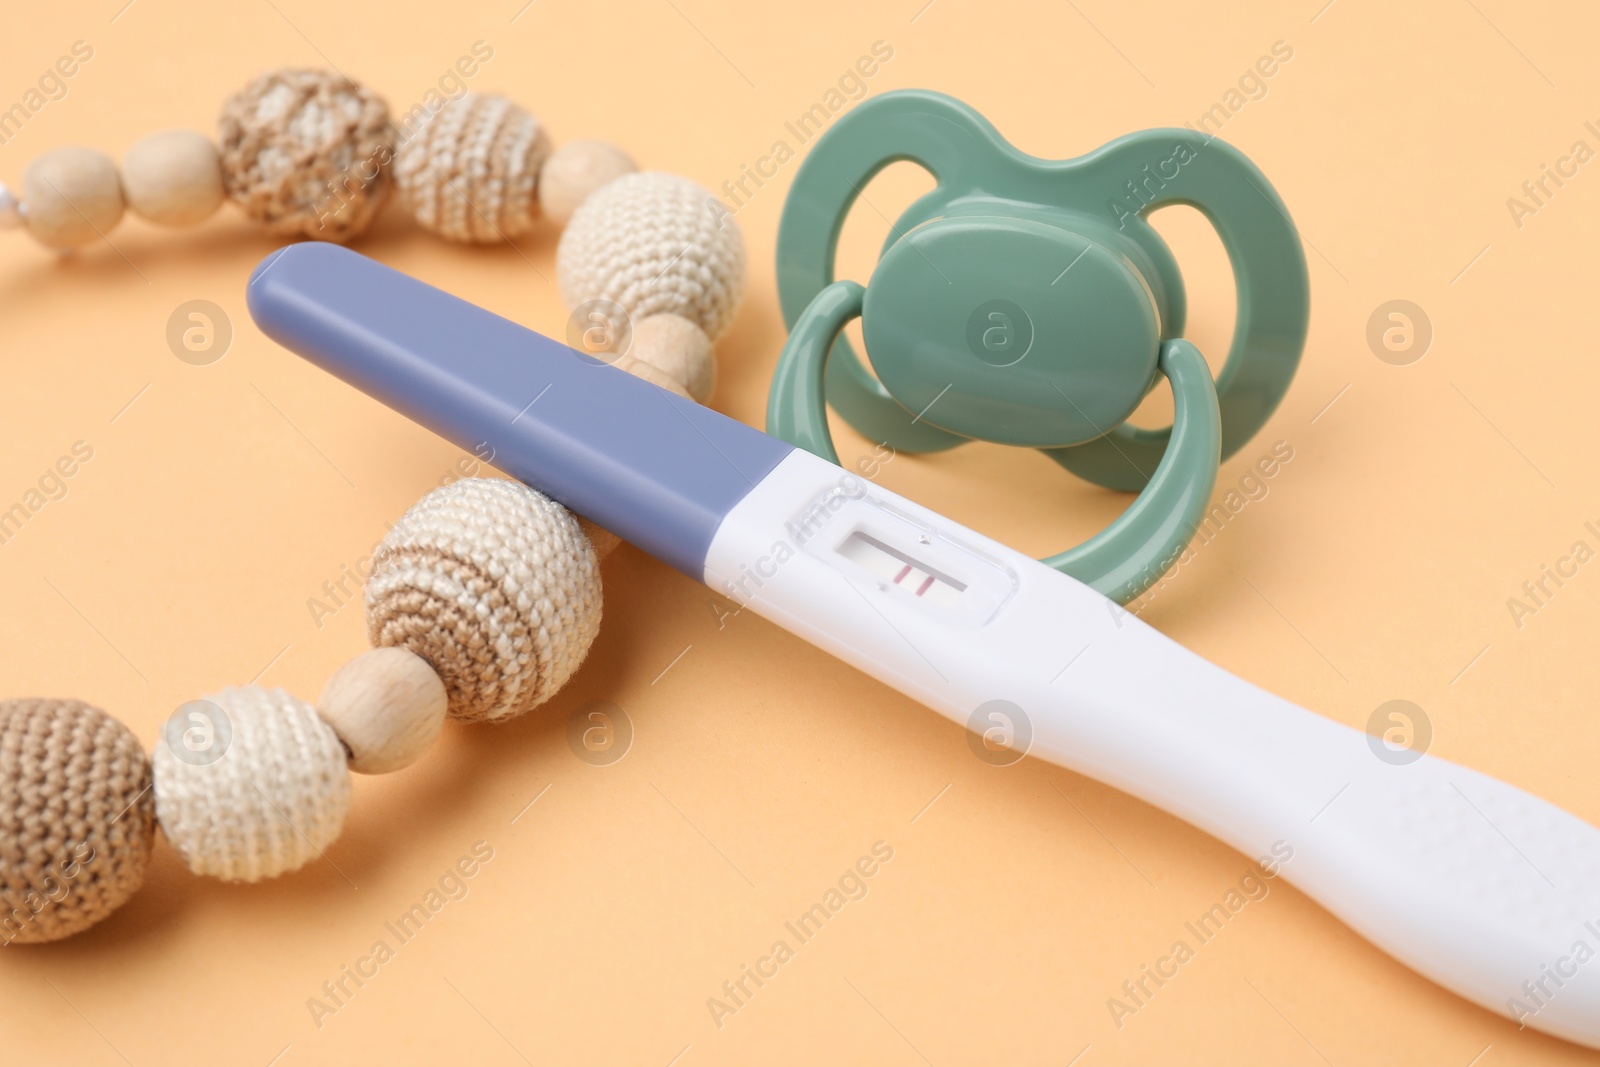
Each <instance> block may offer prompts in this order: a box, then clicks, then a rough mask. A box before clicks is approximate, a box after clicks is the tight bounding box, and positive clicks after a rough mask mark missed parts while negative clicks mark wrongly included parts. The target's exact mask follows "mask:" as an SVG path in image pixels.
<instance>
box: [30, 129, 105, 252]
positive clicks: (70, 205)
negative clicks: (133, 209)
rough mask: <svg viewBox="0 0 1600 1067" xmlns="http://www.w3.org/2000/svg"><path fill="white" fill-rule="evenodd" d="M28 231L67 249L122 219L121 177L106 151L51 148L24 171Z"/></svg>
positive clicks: (94, 237) (90, 239)
mask: <svg viewBox="0 0 1600 1067" xmlns="http://www.w3.org/2000/svg"><path fill="white" fill-rule="evenodd" d="M22 202H23V204H24V205H25V206H26V209H27V216H26V218H27V224H28V232H29V233H31V234H33V236H34V237H35V238H36V239H37V240H38V241H39V243H40V244H42V245H44V246H45V247H47V248H54V249H56V250H57V251H60V252H65V251H68V250H70V249H73V248H82V247H83V246H84V245H86V244H90V243H92V242H94V241H98V240H100V238H102V237H104V236H105V235H106V234H107V233H108V232H110V230H111V228H112V227H113V226H115V225H116V224H117V223H118V222H120V221H122V208H123V203H122V183H121V181H120V179H119V178H118V177H117V165H116V164H115V163H113V162H112V161H111V157H110V156H108V155H106V154H105V153H104V152H97V151H95V150H94V149H92V148H77V147H74V146H71V145H69V146H67V147H64V148H56V149H52V150H51V151H49V152H46V153H45V154H44V155H42V156H40V157H39V158H38V159H36V160H34V161H33V162H32V163H30V164H28V169H27V170H25V171H23V172H22Z"/></svg>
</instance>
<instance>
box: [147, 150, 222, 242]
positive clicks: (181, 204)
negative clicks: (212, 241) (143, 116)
mask: <svg viewBox="0 0 1600 1067" xmlns="http://www.w3.org/2000/svg"><path fill="white" fill-rule="evenodd" d="M122 193H123V195H124V196H125V197H126V198H127V200H128V208H129V210H131V211H132V212H133V213H134V214H136V215H142V216H144V217H145V218H147V219H149V220H150V221H151V222H157V223H160V224H161V225H163V226H193V225H194V224H195V223H197V222H201V221H203V220H204V219H206V218H208V217H210V215H211V214H212V212H214V211H216V210H217V208H219V207H221V206H222V196H223V193H222V159H221V157H220V156H219V155H218V154H217V148H216V146H215V145H213V144H212V143H211V142H210V141H208V140H206V138H205V137H204V136H202V135H201V134H198V133H195V132H194V131H193V130H164V131H162V132H161V133H152V134H151V135H150V136H149V137H146V138H144V139H143V140H141V141H137V142H135V143H134V145H133V147H132V148H129V149H128V151H127V153H126V154H125V155H124V156H123V157H122Z"/></svg>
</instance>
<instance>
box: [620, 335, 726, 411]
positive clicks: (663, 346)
mask: <svg viewBox="0 0 1600 1067" xmlns="http://www.w3.org/2000/svg"><path fill="white" fill-rule="evenodd" d="M628 355H630V356H632V357H633V358H634V359H637V360H639V361H640V362H642V363H648V364H650V365H651V366H652V367H655V368H657V369H658V370H661V371H662V372H664V373H666V374H667V375H668V376H669V377H671V378H672V379H673V380H674V381H676V382H678V383H679V384H681V385H682V386H683V388H684V390H685V391H686V392H687V393H688V394H689V396H690V397H692V398H693V399H695V400H698V401H699V402H700V403H702V404H704V403H705V402H706V401H708V400H710V399H711V392H712V390H714V389H715V388H716V387H717V361H716V358H715V356H713V354H712V352H711V338H709V337H707V336H706V334H705V331H704V330H702V329H700V327H698V326H696V325H695V324H694V323H692V322H690V321H689V320H688V319H686V318H684V317H683V316H681V315H651V316H650V317H649V318H647V319H645V320H644V321H642V322H636V323H634V324H633V335H632V341H631V343H630V344H629V345H628Z"/></svg>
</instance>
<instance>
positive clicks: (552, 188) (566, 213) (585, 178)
mask: <svg viewBox="0 0 1600 1067" xmlns="http://www.w3.org/2000/svg"><path fill="white" fill-rule="evenodd" d="M638 169H639V166H638V164H636V163H635V162H634V161H633V160H632V159H630V158H629V157H628V153H626V152H624V151H623V150H622V149H620V148H618V147H617V146H616V145H614V144H612V143H610V142H609V141H571V142H569V143H567V144H564V145H562V146H561V147H560V148H558V149H556V150H555V152H553V153H552V154H551V156H550V158H549V159H547V160H545V161H544V167H543V169H542V170H540V171H539V206H540V207H541V208H542V209H543V210H544V213H545V215H546V217H548V218H549V219H551V220H552V221H553V222H555V223H556V224H557V225H560V226H565V225H566V224H567V222H568V220H570V219H571V218H572V213H573V212H574V211H576V210H578V205H579V204H581V203H583V202H584V201H585V200H587V199H588V198H589V194H590V193H592V192H594V191H595V190H596V189H598V188H600V187H601V186H602V185H605V184H606V183H607V182H610V181H613V180H615V179H617V178H620V177H622V176H623V175H624V174H632V173H633V172H634V171H636V170H638Z"/></svg>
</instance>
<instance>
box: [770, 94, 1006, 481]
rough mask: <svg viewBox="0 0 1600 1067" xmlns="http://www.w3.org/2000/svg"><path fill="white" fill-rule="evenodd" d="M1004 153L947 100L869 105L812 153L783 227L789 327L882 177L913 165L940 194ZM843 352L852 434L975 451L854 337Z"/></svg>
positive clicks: (840, 396) (915, 447) (833, 381)
mask: <svg viewBox="0 0 1600 1067" xmlns="http://www.w3.org/2000/svg"><path fill="white" fill-rule="evenodd" d="M1004 146H1005V140H1004V139H1003V138H1002V137H1001V136H1000V133H999V131H997V130H996V129H995V128H994V127H993V126H991V125H990V124H989V123H988V122H987V121H985V120H984V119H983V117H982V116H981V115H979V114H978V113H977V112H975V111H973V110H972V109H971V108H969V107H967V106H966V105H965V104H962V103H960V102H959V101H956V100H953V99H951V98H950V97H947V96H944V95H942V94H939V93H933V92H928V91H925V90H920V89H905V90H899V91H896V92H895V93H893V94H889V95H885V96H881V97H874V98H873V99H870V100H866V101H863V102H862V103H861V104H860V105H858V106H857V107H856V108H855V109H854V110H853V111H852V112H851V113H850V116H849V119H848V121H847V122H844V123H841V124H840V125H838V126H835V127H833V128H832V129H830V130H829V131H828V132H827V134H826V135H825V136H824V137H823V139H822V140H821V141H819V142H818V144H817V145H816V147H815V148H813V149H812V150H811V153H810V154H809V155H808V156H807V157H806V159H805V161H804V162H803V163H802V164H801V166H800V173H799V174H798V175H797V176H796V178H795V181H794V183H793V184H792V185H791V186H790V189H789V195H788V199H787V200H786V201H785V203H784V207H783V217H782V219H781V220H780V222H779V224H778V247H779V248H780V249H783V250H785V254H784V255H782V256H780V257H779V260H778V299H779V304H780V306H781V307H782V309H783V318H784V322H785V323H786V324H787V325H788V326H789V327H790V328H791V329H792V328H793V327H794V325H795V323H796V322H797V321H798V320H799V319H800V317H801V316H802V315H803V314H804V313H805V311H806V308H807V307H808V306H809V305H810V304H811V301H812V300H813V298H815V297H816V296H817V294H818V293H820V292H822V290H823V289H824V288H825V287H827V286H828V285H830V284H832V283H833V281H834V280H835V279H834V260H835V257H836V254H837V252H838V248H839V233H840V231H841V230H842V229H843V228H844V220H845V216H846V215H847V214H848V213H849V210H850V207H851V206H852V205H853V204H854V203H855V201H856V199H857V198H858V197H859V196H860V195H861V190H862V188H863V187H864V186H865V185H866V184H867V183H868V182H869V181H871V180H872V178H873V177H874V176H875V175H877V173H878V172H879V171H881V170H883V169H884V168H885V167H887V166H889V165H890V164H891V163H898V162H901V161H906V160H909V161H910V162H913V163H916V164H917V165H918V166H920V167H922V168H923V169H925V170H927V171H928V172H929V173H930V174H932V175H933V177H934V181H935V182H937V183H938V184H939V185H945V184H956V185H959V184H960V183H961V182H963V181H964V180H965V179H966V177H967V175H968V174H969V172H970V171H971V166H972V161H975V160H979V159H986V158H990V157H992V156H993V154H994V153H995V152H996V151H998V150H1001V149H1002V147H1004ZM937 191H938V190H937V189H935V190H934V192H935V193H937ZM929 195H933V194H929ZM890 236H891V239H893V238H894V237H897V236H898V234H893V233H891V235H890ZM834 343H835V346H836V348H837V351H836V353H835V354H836V355H837V357H838V358H836V359H833V360H832V361H830V362H829V364H828V370H827V375H828V397H829V403H831V404H832V405H833V407H834V409H835V410H837V411H838V412H839V414H840V415H842V416H844V418H845V420H846V421H847V422H849V423H850V424H851V425H852V426H854V427H856V428H857V429H859V430H861V431H862V432H864V433H866V435H867V436H869V437H880V438H881V437H888V436H890V435H891V434H892V436H893V438H894V442H895V446H896V447H897V448H899V449H901V450H902V451H907V452H937V451H942V450H944V449H947V448H953V447H955V446H956V445H959V444H964V443H966V441H967V438H965V437H962V436H961V435H959V434H953V433H950V432H949V431H948V430H943V429H940V428H939V427H936V426H932V425H929V424H928V423H926V422H919V421H917V420H916V413H915V412H912V411H909V410H907V409H906V407H905V406H904V405H902V404H901V403H900V402H899V401H898V400H896V399H895V398H894V396H893V395H892V394H890V392H889V391H888V390H887V389H885V388H884V386H883V383H882V382H880V381H878V379H877V378H875V377H873V375H872V374H871V373H870V372H869V371H868V370H867V369H866V367H865V366H863V365H862V362H861V360H860V358H858V357H857V355H856V351H855V348H854V346H853V345H851V343H850V339H849V338H847V337H840V338H838V340H837V341H835V342H834ZM819 454H820V453H819Z"/></svg>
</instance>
